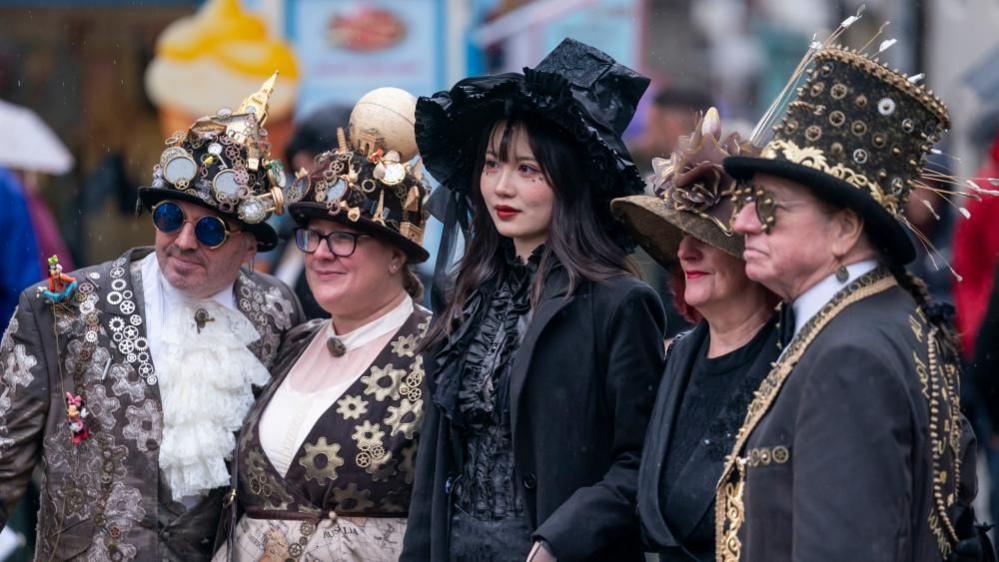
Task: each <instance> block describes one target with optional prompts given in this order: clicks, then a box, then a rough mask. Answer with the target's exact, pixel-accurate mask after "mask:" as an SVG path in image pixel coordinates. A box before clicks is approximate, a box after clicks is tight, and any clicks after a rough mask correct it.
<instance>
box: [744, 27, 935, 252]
mask: <svg viewBox="0 0 999 562" xmlns="http://www.w3.org/2000/svg"><path fill="white" fill-rule="evenodd" d="M949 124H950V119H949V116H948V113H947V108H946V107H944V104H943V103H942V102H941V101H940V100H939V99H938V98H937V97H936V96H934V95H933V94H932V93H931V92H930V91H929V90H927V89H926V88H925V87H924V86H922V85H921V84H919V83H917V80H916V79H909V77H907V76H906V75H904V74H902V73H900V72H899V71H897V70H891V69H889V68H888V67H886V66H884V65H883V64H881V63H880V62H878V61H876V60H874V59H873V58H871V57H869V56H867V55H865V54H862V53H860V52H858V51H855V50H852V49H849V48H845V47H840V46H824V47H822V48H821V49H818V50H817V51H815V52H814V55H813V56H812V60H811V63H810V67H809V68H808V70H807V78H806V80H805V81H804V84H803V85H802V86H801V87H800V88H798V89H797V94H796V96H794V98H793V99H791V100H790V103H788V105H787V109H786V112H785V113H784V114H783V117H782V119H781V120H780V122H779V123H778V124H777V125H775V126H774V128H773V130H774V133H775V134H774V136H773V138H772V139H771V140H770V141H769V142H768V143H767V144H766V145H765V146H764V147H763V150H762V153H761V154H760V155H759V156H732V157H729V158H726V159H725V170H726V171H727V172H728V173H729V174H731V175H732V176H734V177H735V178H737V179H740V180H749V179H751V178H752V177H753V176H754V175H755V174H769V175H773V176H778V177H782V178H786V179H789V180H792V181H794V182H797V183H800V184H802V185H804V186H806V187H807V188H809V189H810V190H811V191H812V193H814V194H815V195H816V196H817V197H818V198H819V199H821V200H824V201H826V202H829V203H831V204H834V205H840V206H844V207H848V208H850V209H853V210H854V211H856V212H857V213H859V214H860V215H861V216H862V217H863V219H864V221H865V231H866V232H867V233H868V234H869V236H870V237H871V240H872V242H873V243H874V244H875V246H876V247H877V248H878V249H879V250H880V251H881V252H882V254H883V256H884V257H885V258H886V259H888V260H890V261H891V262H893V263H897V264H906V263H909V262H910V261H912V260H913V258H914V257H915V248H914V247H913V245H912V242H911V240H910V238H909V236H908V235H907V233H906V230H907V229H908V230H913V228H912V227H911V225H910V224H909V222H908V220H907V219H906V217H905V214H904V208H905V206H904V203H905V201H906V199H907V198H908V196H909V193H910V191H911V190H912V189H913V188H922V182H921V181H920V178H921V177H922V175H923V173H924V167H925V166H926V165H927V155H928V154H929V153H930V151H931V149H932V148H933V145H934V144H935V143H937V142H938V141H939V140H940V137H941V135H942V134H943V133H944V132H945V131H946V130H947V128H948V127H949ZM753 189H754V188H753V187H752V186H749V185H746V186H744V187H743V188H741V190H740V193H739V194H738V196H739V197H745V198H747V200H751V199H753V198H754V194H753ZM757 204H758V205H760V204H763V205H765V204H766V202H765V201H762V202H759V201H758V202H757ZM767 221H770V222H772V221H773V217H772V216H771V217H769V218H768V219H767ZM767 227H769V225H768V224H764V228H767Z"/></svg>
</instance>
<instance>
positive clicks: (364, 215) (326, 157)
mask: <svg viewBox="0 0 999 562" xmlns="http://www.w3.org/2000/svg"><path fill="white" fill-rule="evenodd" d="M415 110H416V98H415V97H413V95H412V94H410V93H409V92H406V91H404V90H400V89H398V88H379V89H376V90H373V91H371V92H369V93H367V94H365V95H364V96H363V97H362V98H361V99H360V100H359V101H358V102H357V105H355V106H354V110H353V112H351V115H350V127H349V131H350V138H349V139H348V137H347V134H346V133H344V131H343V129H338V130H337V138H338V146H337V147H336V148H335V149H333V150H330V151H328V152H324V153H322V154H320V155H319V156H316V169H315V171H314V172H313V173H312V174H311V175H306V174H305V172H304V170H302V171H300V172H299V173H298V174H296V177H295V180H294V181H293V182H292V183H291V187H290V189H289V190H288V196H287V200H288V201H289V202H291V205H290V206H289V212H290V213H291V216H292V218H294V219H295V221H296V222H297V223H298V224H300V225H303V226H304V225H306V224H308V222H309V220H311V219H314V218H318V219H323V220H329V221H334V222H338V223H341V224H345V225H347V226H350V227H353V228H356V229H358V230H361V231H364V232H366V233H368V234H371V235H373V236H376V237H378V238H381V239H382V240H385V241H387V242H389V243H391V244H394V245H396V246H397V247H398V248H400V249H402V250H403V251H404V252H405V253H406V255H407V256H408V257H409V260H410V261H411V262H413V263H419V262H423V261H426V260H427V258H428V257H429V253H428V252H427V250H425V249H424V248H423V246H422V242H423V228H424V226H425V224H426V219H427V212H426V210H425V209H424V200H425V198H426V194H427V191H428V188H427V184H426V182H425V181H424V180H423V174H422V171H421V165H420V163H419V160H418V159H415V158H414V157H415V155H416V140H415V138H414V133H413V113H414V111H415Z"/></svg>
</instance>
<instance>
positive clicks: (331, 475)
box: [298, 437, 344, 485]
mask: <svg viewBox="0 0 999 562" xmlns="http://www.w3.org/2000/svg"><path fill="white" fill-rule="evenodd" d="M320 457H322V458H323V459H325V460H324V461H321V462H317V461H319V458H320ZM298 463H299V464H300V465H302V466H303V467H305V479H306V480H315V481H316V482H318V483H319V484H320V485H323V484H324V483H325V482H326V480H336V469H337V468H339V467H341V466H343V464H344V460H343V459H342V458H341V457H340V444H339V443H333V444H329V443H327V442H326V438H325V437H320V438H319V440H318V441H316V443H315V444H313V445H310V444H309V443H306V444H305V455H304V456H303V457H302V458H301V459H299V461H298Z"/></svg>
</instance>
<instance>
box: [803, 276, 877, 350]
mask: <svg viewBox="0 0 999 562" xmlns="http://www.w3.org/2000/svg"><path fill="white" fill-rule="evenodd" d="M877 266H878V262H877V260H864V261H859V262H857V263H851V264H850V265H848V266H846V271H847V272H848V273H849V276H848V277H847V279H846V281H844V282H842V283H840V282H839V280H837V279H836V274H835V273H834V274H832V275H830V276H829V277H826V278H825V279H823V280H822V281H819V282H818V283H816V284H815V285H812V287H811V288H809V289H808V290H807V291H805V292H804V293H802V294H801V296H800V297H798V298H796V299H794V303H793V304H792V306H793V307H794V334H795V335H798V332H800V331H801V328H802V327H804V326H805V323H806V322H808V321H809V320H811V319H812V316H815V315H816V314H818V312H819V310H821V309H822V307H823V306H825V304H826V303H827V302H829V301H830V300H832V298H833V296H835V295H836V293H838V292H839V291H840V290H841V289H842V288H843V287H845V286H847V285H849V284H850V283H852V282H854V281H855V280H856V279H857V278H858V277H860V276H861V275H863V274H865V273H867V272H869V271H872V270H873V269H874V268H876V267H877Z"/></svg>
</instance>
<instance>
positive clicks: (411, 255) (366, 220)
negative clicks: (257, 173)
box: [288, 201, 430, 263]
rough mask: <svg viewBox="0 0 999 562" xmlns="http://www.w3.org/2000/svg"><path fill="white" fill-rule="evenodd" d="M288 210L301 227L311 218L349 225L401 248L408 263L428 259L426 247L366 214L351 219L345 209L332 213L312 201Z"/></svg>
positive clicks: (299, 203) (302, 202) (292, 206)
mask: <svg viewBox="0 0 999 562" xmlns="http://www.w3.org/2000/svg"><path fill="white" fill-rule="evenodd" d="M288 212H289V213H290V214H291V218H293V219H294V220H295V222H296V223H297V224H298V225H299V226H302V227H305V226H307V225H308V224H309V221H310V220H312V219H321V220H327V221H331V222H335V223H338V224H342V225H345V226H349V227H351V228H355V229H357V230H359V231H361V232H364V233H365V234H370V235H372V236H374V237H375V238H378V239H380V240H383V241H385V242H386V243H388V244H392V245H393V246H395V247H397V248H399V249H400V250H402V251H403V253H405V254H406V257H407V258H408V259H409V262H410V263H423V262H425V261H427V260H428V259H430V252H428V251H427V250H426V248H424V247H423V246H421V245H420V244H418V243H416V242H415V241H413V240H410V239H409V238H407V237H406V236H404V235H403V234H402V233H400V232H399V231H398V230H396V229H394V228H388V227H386V226H383V225H382V224H379V223H377V222H375V221H373V220H371V218H370V217H369V216H368V215H367V214H362V215H361V216H359V217H358V218H357V220H353V221H352V220H350V219H349V218H348V217H347V213H346V212H345V211H343V212H340V213H337V214H335V215H334V214H332V213H330V211H329V209H328V208H327V207H326V205H325V204H323V203H315V202H312V201H301V202H298V203H293V204H292V205H291V206H289V207H288Z"/></svg>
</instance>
